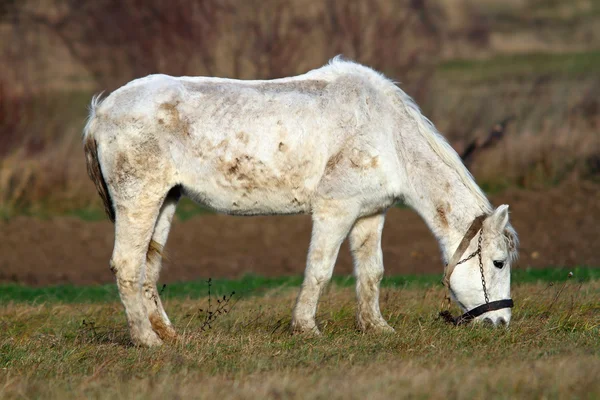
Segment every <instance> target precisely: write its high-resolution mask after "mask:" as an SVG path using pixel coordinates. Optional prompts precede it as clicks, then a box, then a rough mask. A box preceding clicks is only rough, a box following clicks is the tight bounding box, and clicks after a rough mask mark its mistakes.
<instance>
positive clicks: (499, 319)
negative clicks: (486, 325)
mask: <svg viewBox="0 0 600 400" xmlns="http://www.w3.org/2000/svg"><path fill="white" fill-rule="evenodd" d="M498 326H506V320H505V319H504V318H502V317H500V318H498Z"/></svg>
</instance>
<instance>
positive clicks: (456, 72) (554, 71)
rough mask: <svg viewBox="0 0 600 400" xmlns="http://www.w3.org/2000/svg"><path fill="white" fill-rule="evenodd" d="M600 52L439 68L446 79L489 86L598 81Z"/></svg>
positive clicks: (461, 62)
mask: <svg viewBox="0 0 600 400" xmlns="http://www.w3.org/2000/svg"><path fill="white" fill-rule="evenodd" d="M599 70H600V51H593V52H584V53H570V54H544V53H537V54H512V55H503V56H497V57H493V58H490V59H487V60H470V59H456V60H449V61H446V62H443V63H441V64H439V65H438V67H437V72H438V74H441V76H442V77H444V78H446V79H458V80H468V81H478V82H484V81H485V82H486V83H489V82H491V81H495V80H498V79H509V78H525V77H527V78H531V77H535V76H555V77H561V78H569V79H573V78H581V77H594V78H597V77H598V71H599Z"/></svg>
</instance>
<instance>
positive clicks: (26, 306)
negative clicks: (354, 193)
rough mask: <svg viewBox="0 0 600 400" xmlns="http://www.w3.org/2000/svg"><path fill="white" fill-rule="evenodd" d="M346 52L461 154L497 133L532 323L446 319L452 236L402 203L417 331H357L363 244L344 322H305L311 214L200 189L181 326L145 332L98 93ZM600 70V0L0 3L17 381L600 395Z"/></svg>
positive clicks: (342, 292) (303, 394)
mask: <svg viewBox="0 0 600 400" xmlns="http://www.w3.org/2000/svg"><path fill="white" fill-rule="evenodd" d="M141 3H143V6H142V5H141ZM255 3H256V4H255ZM338 54H341V55H343V56H344V57H346V58H349V59H352V60H355V61H357V62H360V63H362V64H365V65H368V66H370V67H373V68H375V69H376V70H378V71H381V72H383V73H384V74H385V75H386V76H387V77H389V78H390V79H392V80H394V81H396V82H399V86H400V87H401V88H402V89H403V90H404V91H405V92H406V93H407V94H409V95H410V96H411V97H413V98H414V99H415V101H416V102H417V103H418V104H419V106H420V107H421V109H422V110H423V114H424V115H425V116H427V117H428V118H430V119H431V120H432V121H433V122H434V123H435V125H436V127H437V128H438V129H439V131H440V132H441V133H442V134H443V135H444V136H445V137H446V138H447V139H448V141H449V143H450V144H451V145H452V147H453V148H454V149H455V150H456V151H457V153H459V154H460V155H464V154H465V153H466V152H465V150H466V149H468V148H470V147H471V148H473V146H475V147H474V148H475V149H476V150H475V151H474V152H473V153H471V155H469V156H468V157H466V156H465V158H464V162H465V165H466V166H467V168H468V169H469V170H470V171H471V172H472V173H473V176H474V177H475V179H476V181H477V183H478V184H479V185H480V186H481V188H482V189H483V190H484V191H485V192H486V194H487V195H488V196H489V197H490V200H491V202H492V204H493V205H494V206H499V205H501V204H509V205H510V219H511V223H512V224H513V226H514V227H515V229H516V231H517V232H518V234H519V237H520V248H519V256H520V257H519V260H518V262H517V264H516V265H514V266H513V268H512V279H513V286H512V289H513V298H514V300H515V302H516V307H515V308H514V312H513V319H512V322H511V325H510V327H509V328H508V329H497V330H493V329H489V328H486V327H483V326H464V327H453V326H449V325H447V324H445V323H444V322H443V321H442V320H440V319H439V318H438V313H439V311H440V309H441V308H442V305H443V299H444V291H443V287H442V286H441V285H440V279H441V275H442V269H443V267H442V263H441V261H440V251H439V246H438V244H437V243H436V241H435V239H434V237H433V235H432V234H431V232H430V231H429V229H428V228H427V226H426V225H425V223H424V222H423V221H422V219H421V218H420V217H419V216H418V215H416V213H414V212H413V211H412V210H409V209H408V208H407V207H405V206H404V205H402V204H398V205H397V207H393V208H392V209H390V210H389V211H388V213H387V217H386V225H385V228H384V231H383V239H382V249H383V254H384V264H385V276H384V281H383V283H382V284H383V289H382V296H381V308H382V310H383V314H384V316H385V317H386V318H387V319H388V320H389V322H390V324H391V325H392V326H393V327H394V328H395V329H396V333H395V334H388V335H372V334H371V335H363V334H361V333H359V332H358V331H357V330H356V328H355V325H354V324H355V322H354V313H355V301H354V297H355V296H354V294H353V288H352V287H353V284H354V281H353V278H352V277H351V275H352V260H351V257H350V252H349V251H348V250H349V249H348V245H347V244H346V243H345V244H344V245H343V246H342V249H341V251H340V255H339V258H338V260H337V263H336V267H335V271H334V278H333V282H332V284H331V285H330V287H329V288H328V289H327V293H325V294H324V296H323V297H322V302H321V304H320V306H319V311H318V314H317V320H318V322H319V324H320V327H321V328H322V329H321V330H322V332H323V333H324V334H323V335H322V336H320V337H303V336H292V335H290V334H289V332H288V325H289V323H290V317H291V310H292V307H293V304H294V299H295V296H296V294H297V291H298V289H299V286H300V284H301V281H302V277H301V275H302V272H303V270H304V268H305V263H306V252H307V247H308V244H309V238H310V234H311V220H310V217H309V216H269V217H266V216H265V217H254V218H239V217H237V218H236V217H230V216H224V215H215V214H213V213H210V212H208V211H207V210H206V209H203V208H201V207H199V206H197V205H194V204H193V203H192V202H191V201H189V200H187V199H183V200H182V201H181V202H180V204H179V206H178V210H177V213H176V217H175V222H174V224H173V228H172V230H171V234H170V237H169V240H168V243H167V246H166V259H165V260H164V268H163V271H162V274H161V277H160V279H159V281H158V286H159V289H160V291H161V296H162V298H163V300H165V303H166V309H167V312H168V313H169V315H170V317H171V319H172V320H173V322H174V324H175V327H176V328H177V330H178V333H179V338H178V340H177V341H176V342H173V343H168V344H166V345H165V346H163V347H162V348H159V349H142V348H136V347H133V346H132V345H131V342H130V339H129V332H128V329H127V323H126V319H125V314H124V311H123V307H122V305H121V304H120V303H119V301H118V294H117V289H116V285H115V284H114V276H113V274H112V272H111V271H110V270H109V268H108V261H109V259H110V255H111V251H112V246H113V241H114V226H113V225H112V224H111V223H110V222H109V221H108V220H107V218H106V216H105V215H104V213H103V207H102V204H101V200H100V199H99V196H98V195H97V193H96V190H95V188H94V185H93V183H92V182H90V180H89V177H88V175H87V171H86V166H85V161H84V156H83V152H82V148H81V147H82V146H81V131H82V128H83V126H84V123H85V118H86V116H87V109H86V107H87V105H88V104H89V101H90V99H91V97H92V95H93V94H95V93H99V92H101V91H105V93H110V92H111V91H112V90H114V89H116V88H118V87H120V86H121V85H123V84H125V83H126V82H128V81H130V80H132V79H135V78H139V77H142V76H145V75H148V74H152V73H166V74H171V75H188V76H198V75H207V76H221V77H229V78H239V79H271V78H279V77H283V76H291V75H296V74H301V73H304V72H306V71H308V70H310V69H312V68H317V67H320V66H322V65H324V64H325V63H327V62H328V60H330V59H331V58H332V57H334V56H336V55H338ZM598 71H600V0H572V1H569V2H564V1H562V2H561V1H557V0H508V1H506V0H477V1H471V0H460V1H452V2H450V1H447V2H444V1H439V2H436V1H424V0H416V1H415V0H393V1H392V0H371V1H367V2H359V1H346V2H344V1H319V0H263V1H261V2H248V1H244V0H202V1H197V0H171V1H169V2H164V1H161V0H144V2H140V1H139V0H97V1H93V2H92V1H87V2H86V1H81V0H20V1H14V0H8V1H6V0H0V399H4V398H66V397H68V398H157V399H158V398H215V397H220V398H273V399H294V398H320V399H323V398H326V399H330V398H375V399H377V398H382V399H383V398H386V399H387V398H405V397H408V398H433V399H437V398H461V399H462V398H465V399H466V398H469V399H470V398H506V399H509V398H511V399H512V398H544V399H546V398H550V399H554V398H600V380H599V377H600V335H599V334H600V300H599V299H600V228H599V226H600V201H599V199H600V134H598V132H600V98H599V96H598V93H600V74H598ZM492 134H496V135H500V136H497V137H500V139H498V140H497V141H496V142H494V143H493V145H490V146H485V145H484V143H485V140H486V138H489V137H492V136H493V135H492ZM570 272H572V273H573V275H572V277H570V278H569V273H570ZM209 279H210V292H209V284H208V280H209ZM234 292H235V293H234ZM209 293H210V295H209ZM216 310H220V311H219V312H217V311H216ZM451 310H452V312H453V313H454V314H456V313H457V312H458V309H457V308H456V306H452V308H451ZM225 311H226V312H225ZM209 312H213V314H209ZM209 315H213V316H216V318H212V317H211V318H209Z"/></svg>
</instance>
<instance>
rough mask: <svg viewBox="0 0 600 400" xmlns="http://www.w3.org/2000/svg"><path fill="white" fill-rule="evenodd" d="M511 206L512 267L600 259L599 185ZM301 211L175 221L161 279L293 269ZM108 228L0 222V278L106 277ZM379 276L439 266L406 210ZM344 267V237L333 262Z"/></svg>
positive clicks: (397, 214)
mask: <svg viewBox="0 0 600 400" xmlns="http://www.w3.org/2000/svg"><path fill="white" fill-rule="evenodd" d="M491 200H492V203H493V204H494V205H496V206H497V205H499V204H503V203H506V204H509V205H510V210H511V220H512V222H513V225H514V227H515V229H516V230H517V232H518V234H519V236H520V239H521V252H520V260H519V262H518V264H517V265H516V267H515V268H526V267H529V266H531V267H547V266H575V265H589V266H598V267H600V226H599V223H600V185H595V184H592V183H589V182H570V183H568V184H564V185H562V186H560V187H556V188H552V189H547V190H543V191H522V190H517V189H514V190H509V191H506V192H504V193H502V194H500V195H497V196H493V197H492V198H491ZM310 226H311V224H310V218H309V217H307V216H281V217H231V216H224V215H202V216H198V217H195V218H192V219H190V220H188V221H185V222H181V221H176V222H175V224H174V226H173V229H172V232H171V236H170V238H169V242H168V243H167V248H166V250H167V254H168V260H167V261H166V262H165V268H164V270H163V274H162V276H161V279H160V283H164V282H173V281H182V280H191V279H201V278H208V277H212V278H218V277H229V278H235V277H239V276H242V275H244V274H250V273H251V274H258V275H263V276H279V275H299V274H302V272H303V271H304V263H305V259H306V250H307V247H308V242H309V238H310ZM112 244H113V226H112V224H111V223H109V222H108V221H106V222H85V221H82V220H78V219H75V218H67V217H57V218H52V219H50V220H40V219H36V218H30V217H18V218H14V219H11V220H9V221H7V222H0V282H20V283H26V284H30V285H47V284H57V283H74V284H94V283H106V282H113V281H114V278H113V276H112V273H111V272H110V270H109V268H108V260H109V258H110V254H111V251H112ZM383 251H384V263H385V267H386V275H395V274H403V273H411V274H417V273H440V276H441V273H442V263H441V261H440V252H439V249H438V246H437V243H436V242H435V240H434V238H433V236H432V234H431V233H430V232H429V230H428V229H427V227H426V225H425V223H424V222H423V221H422V220H421V219H420V217H419V216H418V215H417V214H416V213H415V212H413V211H412V210H409V209H400V208H394V209H392V210H390V212H389V213H388V217H387V219H386V226H385V228H384V233H383ZM351 271H352V264H351V258H350V253H349V250H348V247H347V244H346V243H345V244H344V246H343V247H342V249H341V251H340V256H339V258H338V262H337V265H336V268H335V273H336V274H338V275H341V274H349V273H350V272H351Z"/></svg>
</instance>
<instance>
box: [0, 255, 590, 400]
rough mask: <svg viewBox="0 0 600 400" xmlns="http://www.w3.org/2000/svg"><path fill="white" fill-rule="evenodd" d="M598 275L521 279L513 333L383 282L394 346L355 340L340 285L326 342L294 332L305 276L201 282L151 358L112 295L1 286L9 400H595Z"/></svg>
mask: <svg viewBox="0 0 600 400" xmlns="http://www.w3.org/2000/svg"><path fill="white" fill-rule="evenodd" d="M598 271H599V270H598V269H593V268H584V267H579V268H575V269H572V270H567V269H543V270H516V271H515V273H514V274H513V282H514V284H513V298H514V300H515V302H516V307H515V309H514V311H513V319H512V322H511V325H510V327H509V328H508V329H490V328H486V327H484V326H477V325H469V326H462V327H454V326H452V325H448V324H446V323H444V322H443V321H442V320H441V319H439V318H438V316H437V314H438V312H439V311H440V309H441V307H442V305H443V303H444V301H443V300H444V294H445V293H444V290H443V287H442V286H441V285H440V284H439V278H440V277H439V276H438V275H421V276H419V277H416V276H415V277H412V276H404V277H403V276H396V277H387V278H385V279H384V283H383V290H382V295H381V306H382V310H383V314H384V316H385V317H386V318H387V319H388V321H389V322H390V324H391V325H392V326H393V327H394V328H395V329H396V333H394V334H382V335H377V334H366V335H365V334H362V333H359V332H358V331H357V330H356V328H355V325H354V307H355V301H354V294H353V289H352V287H351V286H352V284H353V280H352V279H351V278H341V277H340V278H336V279H335V280H334V282H333V283H332V285H330V287H329V288H328V290H327V291H326V293H324V295H323V297H322V302H321V304H320V308H319V312H318V321H319V324H320V327H321V328H322V332H323V335H322V336H320V337H304V336H292V335H290V333H289V331H288V325H289V322H290V313H291V309H292V307H293V303H294V299H295V295H296V293H297V289H298V284H299V282H300V279H299V278H297V277H292V278H289V277H288V278H272V279H265V278H258V277H251V276H248V277H245V278H243V279H241V280H212V281H211V282H210V290H211V295H210V297H208V290H209V284H208V283H207V282H206V281H196V282H189V283H181V284H171V285H168V286H166V287H163V288H162V290H163V295H162V296H163V298H164V299H165V303H166V309H167V312H168V313H169V314H170V316H171V319H172V320H173V322H174V324H175V326H176V328H177V329H178V333H179V338H178V339H177V341H176V342H174V343H167V344H165V345H164V346H162V347H161V348H154V349H145V348H136V347H133V346H132V345H131V344H130V341H129V337H128V330H127V326H126V321H125V316H124V312H123V310H122V306H121V304H120V303H118V301H117V296H116V291H115V289H114V287H113V286H114V285H110V286H95V287H65V286H55V287H46V288H28V287H24V286H19V285H6V284H5V285H2V287H0V293H2V297H1V300H0V301H1V302H2V305H3V306H2V308H1V309H0V397H2V398H64V397H67V396H68V397H71V398H79V397H88V398H89V397H92V398H114V397H126V398H157V399H158V398H190V397H192V398H214V397H217V396H218V397H226V398H250V397H252V398H274V399H284V398H285V399H294V398H366V397H368V398H375V399H378V398H381V399H383V398H390V397H391V398H398V397H412V398H484V397H489V396H492V397H494V398H515V397H528V398H597V397H598V396H599V395H600V384H599V383H598V380H597V377H598V376H599V375H600V357H599V356H600V340H599V338H600V336H599V334H600V304H599V303H598V298H599V297H598V296H599V295H600V280H598V279H599V278H600V274H599V272H598ZM569 272H573V276H572V277H569ZM209 299H210V300H209ZM451 311H453V312H454V313H455V314H456V313H457V312H458V310H457V309H454V308H452V309H451ZM210 313H212V314H210Z"/></svg>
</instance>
